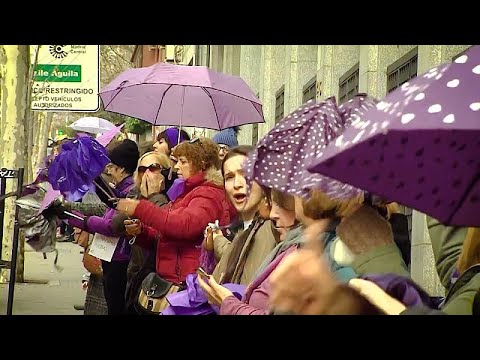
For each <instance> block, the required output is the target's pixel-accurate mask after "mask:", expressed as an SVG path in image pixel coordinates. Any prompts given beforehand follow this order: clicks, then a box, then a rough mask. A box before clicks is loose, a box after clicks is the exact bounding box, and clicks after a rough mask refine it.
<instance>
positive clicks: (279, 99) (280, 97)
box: [275, 85, 285, 124]
mask: <svg viewBox="0 0 480 360" xmlns="http://www.w3.org/2000/svg"><path fill="white" fill-rule="evenodd" d="M284 104H285V85H283V86H282V87H281V88H280V90H278V91H277V94H276V95H275V124H278V123H279V122H280V120H282V119H283V117H284Z"/></svg>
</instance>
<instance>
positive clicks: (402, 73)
mask: <svg viewBox="0 0 480 360" xmlns="http://www.w3.org/2000/svg"><path fill="white" fill-rule="evenodd" d="M417 69H418V47H416V48H414V49H412V50H411V51H410V52H408V53H407V54H406V55H404V56H402V57H401V58H400V59H398V60H397V61H395V62H394V63H393V64H391V65H390V66H389V67H388V68H387V92H388V93H390V92H392V91H393V90H395V89H396V88H398V87H399V86H400V85H402V84H403V83H406V82H407V81H408V80H410V79H413V78H414V77H415V76H417ZM401 212H402V213H403V214H404V215H406V217H407V219H408V230H409V232H410V237H411V236H412V209H410V208H408V207H406V206H402V207H401Z"/></svg>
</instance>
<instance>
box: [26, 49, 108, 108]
mask: <svg viewBox="0 0 480 360" xmlns="http://www.w3.org/2000/svg"><path fill="white" fill-rule="evenodd" d="M32 53H33V52H32ZM99 91H100V46H99V45H39V47H38V57H37V63H36V65H35V71H34V83H33V87H32V110H42V111H56V112H61V111H81V112H90V111H97V110H98V109H99V107H100V97H99V96H98V93H99Z"/></svg>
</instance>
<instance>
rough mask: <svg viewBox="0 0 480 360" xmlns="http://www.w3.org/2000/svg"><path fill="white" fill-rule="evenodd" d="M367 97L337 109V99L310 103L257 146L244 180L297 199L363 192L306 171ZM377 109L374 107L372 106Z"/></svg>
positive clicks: (246, 167)
mask: <svg viewBox="0 0 480 360" xmlns="http://www.w3.org/2000/svg"><path fill="white" fill-rule="evenodd" d="M366 103H367V101H366V98H365V96H359V97H358V98H357V99H356V103H355V105H356V107H355V106H352V105H353V104H352V102H351V103H350V104H348V105H345V106H343V107H338V106H337V103H336V101H335V98H333V97H332V98H329V99H327V100H325V101H322V102H320V103H314V102H313V101H309V102H308V103H307V104H305V105H303V106H302V107H300V108H299V109H297V110H296V111H294V112H293V113H292V114H290V115H288V116H287V117H286V118H284V119H283V120H281V121H280V122H279V123H278V124H277V125H276V126H275V127H274V128H273V129H272V130H270V132H269V133H268V134H267V135H266V136H264V137H263V138H262V139H261V140H260V141H259V142H258V144H257V146H256V148H255V151H253V152H252V154H250V156H249V157H248V159H247V161H246V162H245V165H244V172H245V177H246V178H247V179H248V180H254V181H255V182H257V183H258V184H259V185H261V186H265V187H268V188H273V189H277V190H279V191H282V192H287V193H290V194H292V195H295V196H307V195H308V192H309V190H310V189H319V190H322V191H324V192H325V193H326V194H327V195H329V196H332V197H334V198H348V197H352V196H356V195H358V194H359V193H360V192H361V191H360V190H359V189H356V188H354V187H353V186H350V185H345V184H343V183H341V182H339V181H336V180H333V179H331V178H328V177H325V176H321V175H318V174H311V173H310V172H308V171H307V169H306V165H307V164H308V163H309V162H308V160H309V159H313V158H315V157H316V156H319V154H320V152H321V151H322V149H323V148H324V147H325V146H326V145H327V144H329V143H330V142H332V141H334V140H335V139H336V138H337V137H338V136H339V135H340V134H341V133H342V132H343V131H344V129H345V126H347V125H348V124H349V123H350V122H351V120H352V118H354V117H355V116H356V114H357V112H359V111H360V112H361V111H364V110H363V109H362V108H361V106H362V105H365V104H366ZM372 106H374V105H372Z"/></svg>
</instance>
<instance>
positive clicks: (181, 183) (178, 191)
mask: <svg viewBox="0 0 480 360" xmlns="http://www.w3.org/2000/svg"><path fill="white" fill-rule="evenodd" d="M184 192H185V180H184V179H183V178H180V177H178V178H176V179H175V180H174V181H173V184H172V186H170V189H168V191H167V196H168V198H169V199H170V201H175V200H176V199H177V198H178V197H179V196H180V195H182V194H183V193H184Z"/></svg>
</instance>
